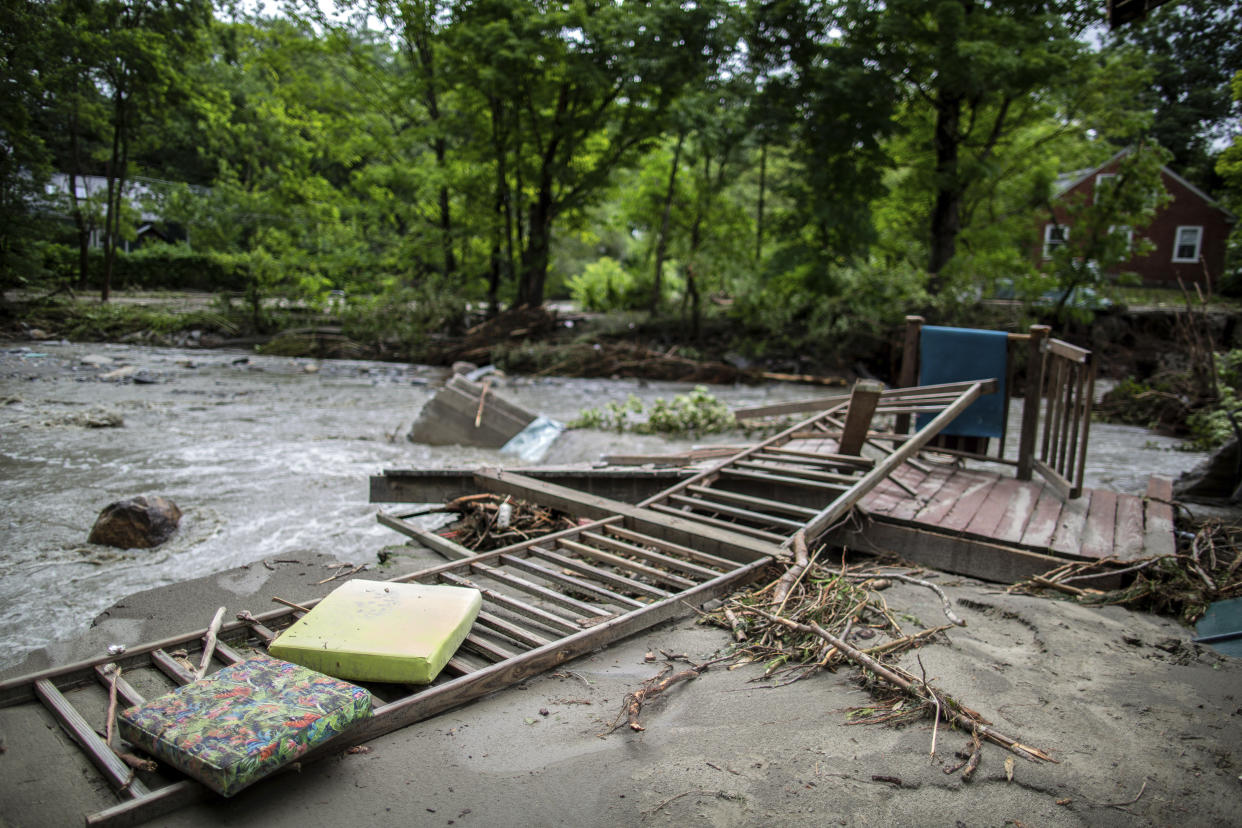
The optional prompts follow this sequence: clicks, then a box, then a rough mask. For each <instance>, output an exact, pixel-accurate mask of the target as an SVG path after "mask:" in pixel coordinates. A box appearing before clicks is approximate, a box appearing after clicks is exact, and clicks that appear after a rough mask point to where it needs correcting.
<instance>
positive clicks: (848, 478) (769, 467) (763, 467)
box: [733, 460, 859, 486]
mask: <svg viewBox="0 0 1242 828" xmlns="http://www.w3.org/2000/svg"><path fill="white" fill-rule="evenodd" d="M733 467H734V468H739V469H754V470H755V471H759V472H763V473H765V474H767V473H771V474H779V475H784V476H787V477H801V478H806V479H807V480H818V481H820V482H821V483H840V484H842V485H845V486H852V485H854V484H855V483H857V482H858V477H859V476H858V475H857V474H837V473H836V472H825V471H818V470H816V469H808V468H806V467H804V466H797V465H794V464H793V463H792V462H790V461H787V460H781V461H777V462H764V463H760V462H758V461H756V460H739V461H737V462H736V463H734V464H733Z"/></svg>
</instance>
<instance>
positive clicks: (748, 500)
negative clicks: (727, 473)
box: [686, 486, 815, 518]
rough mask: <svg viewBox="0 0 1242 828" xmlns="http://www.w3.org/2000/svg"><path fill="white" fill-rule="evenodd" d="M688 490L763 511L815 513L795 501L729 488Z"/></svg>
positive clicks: (797, 514)
mask: <svg viewBox="0 0 1242 828" xmlns="http://www.w3.org/2000/svg"><path fill="white" fill-rule="evenodd" d="M686 491H688V492H691V493H692V494H698V495H703V496H704V497H708V498H711V499H715V500H723V501H726V502H728V503H737V504H739V505H742V506H748V507H750V508H752V509H757V510H759V511H762V512H778V513H781V514H786V515H793V516H794V517H800V518H808V517H813V516H814V515H815V510H814V509H809V508H807V507H806V506H798V505H797V504H794V503H784V502H782V501H779V500H768V499H766V498H762V497H755V496H753V495H746V494H741V493H740V492H731V491H729V490H728V489H721V488H718V487H717V488H713V487H709V486H688V487H686Z"/></svg>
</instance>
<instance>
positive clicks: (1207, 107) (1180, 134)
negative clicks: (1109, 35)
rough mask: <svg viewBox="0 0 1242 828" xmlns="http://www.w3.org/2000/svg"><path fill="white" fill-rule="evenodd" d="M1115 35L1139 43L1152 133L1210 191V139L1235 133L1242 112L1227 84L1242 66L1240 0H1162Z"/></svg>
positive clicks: (1144, 103)
mask: <svg viewBox="0 0 1242 828" xmlns="http://www.w3.org/2000/svg"><path fill="white" fill-rule="evenodd" d="M1114 37H1115V39H1116V41H1117V42H1119V43H1120V44H1123V45H1128V46H1132V47H1134V48H1137V49H1139V50H1140V51H1141V52H1142V54H1143V56H1144V62H1145V63H1146V64H1147V66H1148V67H1149V69H1150V71H1151V75H1152V80H1151V84H1150V85H1149V86H1147V87H1146V88H1145V89H1143V90H1141V92H1140V98H1139V102H1140V103H1141V105H1142V106H1144V107H1146V108H1148V109H1150V110H1151V111H1152V113H1153V114H1154V120H1153V123H1152V126H1151V135H1152V137H1153V138H1154V139H1155V140H1156V141H1158V142H1159V143H1160V144H1161V146H1163V147H1164V148H1165V149H1168V150H1169V151H1170V152H1171V153H1172V161H1171V162H1170V163H1171V165H1172V166H1173V168H1174V169H1176V170H1177V171H1178V172H1179V173H1180V174H1182V175H1184V176H1186V177H1187V178H1189V179H1190V180H1191V181H1193V182H1194V183H1195V184H1197V185H1199V186H1200V187H1203V188H1204V189H1206V190H1208V191H1212V190H1214V189H1215V185H1216V183H1217V182H1216V181H1215V180H1214V176H1213V173H1212V166H1213V158H1214V156H1215V154H1216V150H1215V149H1214V145H1215V144H1216V143H1217V142H1219V141H1220V140H1221V139H1227V138H1228V137H1229V136H1230V134H1231V133H1236V132H1237V129H1238V126H1237V125H1238V118H1239V116H1240V115H1242V104H1239V102H1238V101H1237V100H1236V99H1235V98H1234V96H1233V95H1232V94H1231V92H1230V88H1229V84H1230V81H1231V79H1232V78H1233V77H1234V75H1235V73H1236V72H1238V71H1239V70H1240V69H1242V2H1238V1H1237V0H1182V2H1178V3H1167V4H1165V5H1163V6H1160V7H1159V8H1157V9H1153V10H1152V11H1151V12H1150V13H1149V14H1148V15H1147V17H1146V18H1145V19H1144V20H1142V21H1141V22H1138V23H1134V24H1132V25H1128V26H1123V27H1121V28H1119V29H1117V30H1116V31H1115V32H1114Z"/></svg>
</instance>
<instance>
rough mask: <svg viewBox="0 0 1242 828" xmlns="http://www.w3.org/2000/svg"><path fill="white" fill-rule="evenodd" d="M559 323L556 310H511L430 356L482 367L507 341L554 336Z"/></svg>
mask: <svg viewBox="0 0 1242 828" xmlns="http://www.w3.org/2000/svg"><path fill="white" fill-rule="evenodd" d="M559 326H560V321H559V320H558V319H557V316H556V311H554V310H549V309H548V308H545V307H542V306H540V307H537V308H530V307H521V308H510V309H509V310H506V311H503V312H502V313H499V314H497V315H496V316H494V317H492V318H491V319H488V320H486V321H484V322H480V323H479V324H477V325H475V326H473V327H472V328H470V329H469V330H467V331H466V335H465V336H464V337H462V338H460V339H458V340H456V341H454V342H452V343H451V344H447V345H446V346H445V347H444V348H443V349H442V351H443V352H442V353H439V354H436V355H434V356H433V359H435V360H436V361H440V362H445V363H449V362H455V361H457V360H468V361H470V362H477V363H479V364H482V363H484V362H492V361H494V357H493V355H492V354H493V350H494V349H496V348H497V347H503V346H504V345H505V344H506V343H508V342H516V341H520V340H527V339H543V338H546V337H549V336H551V335H552V334H554V333H555V332H556V331H557V329H558V327H559Z"/></svg>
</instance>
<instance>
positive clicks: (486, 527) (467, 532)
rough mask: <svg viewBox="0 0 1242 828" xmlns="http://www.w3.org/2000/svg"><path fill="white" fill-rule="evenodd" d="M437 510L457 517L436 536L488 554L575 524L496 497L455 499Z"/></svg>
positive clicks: (556, 514)
mask: <svg viewBox="0 0 1242 828" xmlns="http://www.w3.org/2000/svg"><path fill="white" fill-rule="evenodd" d="M439 511H444V512H456V513H457V514H459V515H461V517H460V519H459V520H457V521H455V522H454V523H453V524H452V525H451V526H450V527H449V528H447V529H442V530H440V531H439V532H438V534H439V535H440V536H441V537H445V538H448V539H449V540H452V541H453V542H455V543H457V544H459V545H460V546H464V547H466V548H467V549H470V550H472V551H475V552H489V551H491V550H493V549H499V548H500V547H502V546H508V545H509V544H511V543H517V542H518V541H523V540H529V539H531V538H536V537H539V536H541V535H547V534H551V533H552V532H559V531H560V530H562V529H572V528H573V527H574V526H575V525H576V522H575V520H574V518H572V517H570V516H569V515H567V514H565V513H564V512H559V511H557V510H555V509H549V508H548V507H546V506H539V505H537V504H533V503H528V502H526V501H525V500H518V499H516V498H512V497H508V496H505V495H497V494H475V495H466V496H465V497H459V498H457V499H456V500H451V501H449V502H448V503H446V504H444V506H443V507H441V509H440V510H439Z"/></svg>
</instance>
